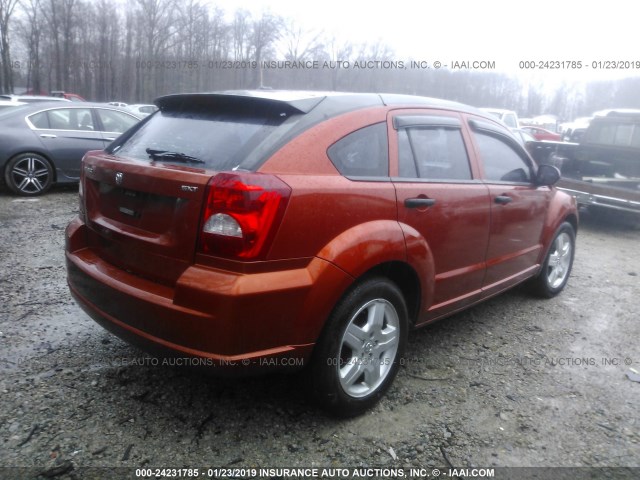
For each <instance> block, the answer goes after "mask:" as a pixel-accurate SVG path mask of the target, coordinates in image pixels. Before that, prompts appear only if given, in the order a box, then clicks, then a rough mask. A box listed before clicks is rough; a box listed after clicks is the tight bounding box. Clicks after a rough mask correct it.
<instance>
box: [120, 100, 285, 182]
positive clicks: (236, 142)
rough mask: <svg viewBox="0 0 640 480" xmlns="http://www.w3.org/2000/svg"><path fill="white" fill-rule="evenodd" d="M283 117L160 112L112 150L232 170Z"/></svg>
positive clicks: (123, 154) (140, 156)
mask: <svg viewBox="0 0 640 480" xmlns="http://www.w3.org/2000/svg"><path fill="white" fill-rule="evenodd" d="M283 120H284V118H280V117H274V116H273V115H260V113H252V114H251V115H247V114H237V113H233V112H224V113H220V112H185V111H181V112H158V113H157V114H156V115H155V116H154V117H152V118H151V120H150V121H149V122H148V123H146V124H144V125H142V126H141V128H140V129H139V130H138V131H137V132H135V133H134V134H133V135H132V136H131V137H130V138H129V139H128V140H127V141H126V142H125V143H124V144H122V145H121V146H117V145H116V146H114V147H113V150H112V152H111V153H113V154H114V155H116V156H122V157H129V158H135V159H139V160H149V161H156V162H158V161H159V162H165V163H184V159H185V158H187V159H189V158H191V159H197V161H198V162H197V163H202V167H204V168H209V169H212V170H218V171H221V170H231V169H233V168H236V167H237V166H238V165H240V164H241V163H242V161H243V159H244V158H245V157H246V156H247V155H248V154H250V153H251V152H252V151H253V150H254V149H255V148H256V147H257V146H259V145H260V143H261V142H262V141H263V140H264V139H265V138H266V137H267V136H268V135H269V134H270V133H271V132H272V131H273V130H274V129H276V128H277V126H278V125H279V124H280V123H282V121H283ZM150 152H152V153H151V154H150ZM200 161H201V162H200ZM199 166H200V165H199Z"/></svg>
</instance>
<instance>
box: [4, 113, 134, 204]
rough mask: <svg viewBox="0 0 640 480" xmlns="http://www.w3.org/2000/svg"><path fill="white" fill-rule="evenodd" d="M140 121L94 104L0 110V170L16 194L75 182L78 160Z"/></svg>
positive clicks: (100, 148)
mask: <svg viewBox="0 0 640 480" xmlns="http://www.w3.org/2000/svg"><path fill="white" fill-rule="evenodd" d="M139 120H140V117H139V116H137V115H135V114H134V113H132V112H127V111H124V110H122V109H119V108H116V107H109V106H106V105H99V104H92V103H85V102H83V103H72V102H38V103H32V104H28V105H22V106H16V107H12V108H6V109H3V110H0V172H1V173H2V178H4V181H5V184H6V186H7V187H8V188H9V189H10V190H11V191H12V192H14V193H16V194H18V195H28V196H33V195H40V194H42V193H44V192H46V191H47V190H48V189H49V188H50V187H51V185H53V184H54V183H58V184H63V183H76V182H78V180H79V179H80V161H81V160H82V157H83V156H84V154H85V153H86V152H87V151H89V150H102V149H103V148H105V147H106V146H107V145H109V143H111V142H112V141H113V140H115V139H116V138H117V137H118V136H119V135H120V134H122V133H123V132H125V131H126V130H128V129H129V128H131V127H132V126H134V125H135V124H136V123H138V121H139Z"/></svg>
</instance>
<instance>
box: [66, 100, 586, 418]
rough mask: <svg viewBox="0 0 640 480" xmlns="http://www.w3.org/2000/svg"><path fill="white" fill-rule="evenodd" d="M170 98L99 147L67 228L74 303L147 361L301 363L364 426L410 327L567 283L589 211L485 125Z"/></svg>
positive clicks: (370, 110)
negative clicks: (150, 353) (583, 214)
mask: <svg viewBox="0 0 640 480" xmlns="http://www.w3.org/2000/svg"><path fill="white" fill-rule="evenodd" d="M156 104H157V105H158V107H159V109H160V110H159V111H158V112H156V113H155V114H153V115H151V116H150V117H148V118H147V119H146V120H144V121H142V122H141V123H139V124H137V125H136V126H135V127H133V128H132V129H131V130H129V131H128V132H126V133H125V134H123V135H122V136H121V137H120V138H118V139H117V140H116V141H115V142H113V143H112V144H111V145H110V146H109V147H107V148H106V149H105V150H104V151H92V152H89V153H87V154H86V156H85V157H84V160H83V166H82V177H81V184H80V214H79V216H78V218H76V219H75V220H73V221H72V222H71V224H70V225H69V226H68V228H67V231H66V259H67V269H68V282H69V288H70V289H71V292H72V294H73V295H74V297H75V298H76V300H77V301H78V303H79V304H80V305H81V306H82V307H83V308H84V310H86V312H87V313H88V314H89V315H90V316H91V317H93V318H94V319H95V320H96V321H97V322H98V323H100V324H101V325H103V326H104V327H105V328H107V329H108V330H110V331H112V332H113V333H115V334H116V335H118V336H120V337H122V338H124V339H126V340H127V341H130V342H132V343H135V344H138V345H140V346H142V347H143V348H147V349H152V350H155V351H160V352H161V353H162V354H169V355H173V356H180V357H185V358H188V359H190V360H197V361H199V362H202V363H208V364H210V365H211V364H213V365H214V366H215V368H213V369H212V370H214V371H221V372H222V371H224V370H231V371H238V373H239V372H244V371H247V370H253V371H261V370H268V368H264V367H268V366H271V367H273V366H276V367H281V368H283V369H292V368H305V369H306V375H305V376H304V378H306V379H308V380H309V385H308V387H309V389H310V393H311V395H312V398H314V399H315V400H316V401H317V402H319V403H320V404H321V405H322V406H323V407H325V408H327V409H328V410H329V411H331V412H333V413H334V414H337V415H342V416H349V415H356V414H359V413H362V412H363V411H364V410H366V409H367V408H369V407H370V406H371V405H373V404H374V403H375V402H376V401H377V400H378V399H379V398H380V397H381V396H382V395H383V394H384V392H385V391H386V390H387V389H388V388H389V385H390V384H391V382H392V381H393V379H394V377H395V375H396V373H397V371H398V368H399V364H400V358H401V357H402V355H403V352H404V350H405V346H406V343H407V334H408V331H409V330H410V329H411V328H412V327H415V326H423V325H425V324H427V323H430V322H432V321H434V320H437V319H440V318H443V317H445V316H447V315H451V314H452V313H455V312H458V311H460V310H462V309H464V308H467V307H469V306H471V305H474V304H476V303H478V302H480V301H482V300H485V299H487V298H489V297H492V296H494V295H496V294H498V293H500V292H503V291H505V290H507V289H508V288H511V287H513V286H514V285H517V284H519V283H521V282H524V281H528V283H529V284H530V286H531V288H532V290H534V291H535V292H537V293H538V294H539V295H542V296H545V297H552V296H554V295H556V294H558V293H560V291H561V290H562V289H563V288H564V286H565V285H566V283H567V280H568V279H569V274H570V271H571V266H572V263H573V257H574V252H575V238H576V232H577V227H578V214H577V210H576V204H575V201H574V199H573V198H572V197H571V196H569V195H567V194H565V193H562V192H560V191H558V190H556V189H555V188H554V186H553V185H554V184H555V182H556V181H557V180H558V178H559V172H558V170H557V169H556V168H555V167H552V166H549V165H536V164H535V163H534V162H533V161H532V160H531V158H530V157H529V155H528V154H527V153H526V151H525V150H524V149H523V148H522V147H521V146H520V144H519V143H518V141H517V140H516V139H515V138H514V137H513V135H512V134H511V132H510V131H509V129H508V128H506V127H505V126H504V125H503V124H502V123H500V121H499V120H497V119H495V118H494V117H492V116H491V115H490V114H486V113H483V112H481V111H479V110H476V109H474V108H471V107H467V106H464V105H461V104H458V103H453V102H448V101H443V100H436V99H432V98H424V97H414V96H406V95H390V94H353V93H335V92H332V93H320V92H291V91H232V92H220V93H206V94H180V95H169V96H165V97H161V98H159V99H158V100H156ZM205 361H206V362H205ZM220 367H227V368H226V369H225V368H220Z"/></svg>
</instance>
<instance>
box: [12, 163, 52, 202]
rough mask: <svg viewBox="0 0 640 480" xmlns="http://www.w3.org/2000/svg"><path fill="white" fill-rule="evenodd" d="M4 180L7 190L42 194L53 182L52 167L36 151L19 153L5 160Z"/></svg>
mask: <svg viewBox="0 0 640 480" xmlns="http://www.w3.org/2000/svg"><path fill="white" fill-rule="evenodd" d="M4 180H5V183H6V185H7V187H8V188H9V190H11V191H12V192H13V193H16V194H18V195H24V196H30V197H32V196H36V195H42V194H43V193H45V192H46V191H47V190H49V188H51V185H52V184H53V167H52V166H51V163H49V160H47V159H46V158H44V157H43V156H41V155H38V154H37V153H21V154H20V155H16V156H15V157H13V158H12V159H11V160H9V161H8V162H7V165H6V168H5V171H4Z"/></svg>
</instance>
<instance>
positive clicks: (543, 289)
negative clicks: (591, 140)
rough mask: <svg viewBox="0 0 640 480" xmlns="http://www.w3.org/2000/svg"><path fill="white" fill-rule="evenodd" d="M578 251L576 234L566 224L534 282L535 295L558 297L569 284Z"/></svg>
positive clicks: (555, 239)
mask: <svg viewBox="0 0 640 480" xmlns="http://www.w3.org/2000/svg"><path fill="white" fill-rule="evenodd" d="M575 250H576V232H575V230H574V228H573V226H572V225H571V224H570V223H568V222H565V223H563V224H562V225H560V227H559V228H558V230H557V231H556V234H555V235H554V237H553V241H552V242H551V245H550V246H549V251H548V252H547V256H546V257H545V259H544V263H543V264H542V269H541V270H540V273H539V274H538V276H537V277H535V278H534V279H533V281H532V287H533V291H534V293H536V294H537V295H539V296H541V297H544V298H552V297H555V296H556V295H558V294H559V293H560V292H561V291H562V290H563V289H564V287H565V285H566V284H567V281H568V280H569V275H570V274H571V267H572V266H573V257H574V254H575Z"/></svg>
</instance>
